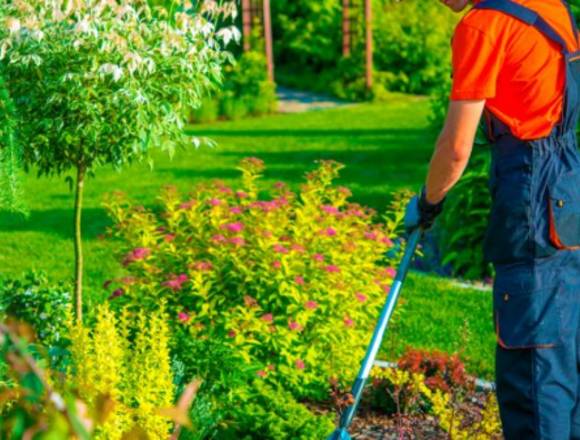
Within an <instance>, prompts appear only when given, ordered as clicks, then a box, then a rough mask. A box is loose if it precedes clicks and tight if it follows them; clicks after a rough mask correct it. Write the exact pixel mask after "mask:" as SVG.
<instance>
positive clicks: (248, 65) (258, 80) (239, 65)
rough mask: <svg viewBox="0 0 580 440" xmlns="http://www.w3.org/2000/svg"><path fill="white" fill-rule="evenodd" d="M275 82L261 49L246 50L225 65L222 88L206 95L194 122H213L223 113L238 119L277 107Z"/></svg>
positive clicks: (263, 112) (193, 115)
mask: <svg viewBox="0 0 580 440" xmlns="http://www.w3.org/2000/svg"><path fill="white" fill-rule="evenodd" d="M276 106H277V97H276V85H275V84H274V83H273V82H271V81H270V80H269V79H268V74H267V70H266V58H265V56H264V55H263V54H262V53H259V52H253V51H249V52H244V53H243V54H242V55H241V56H240V57H239V59H238V60H237V61H236V62H235V63H234V64H233V65H228V66H226V67H225V68H224V83H223V88H222V90H221V91H219V92H216V94H214V95H212V96H211V97H208V98H205V99H204V101H203V103H202V105H201V107H200V108H199V109H197V110H194V111H193V112H192V115H191V118H190V119H191V121H192V122H201V123H203V122H212V121H215V120H216V119H218V118H219V117H223V118H225V119H232V120H237V119H241V118H244V117H246V116H248V115H252V116H260V115H264V114H268V113H272V112H274V111H276Z"/></svg>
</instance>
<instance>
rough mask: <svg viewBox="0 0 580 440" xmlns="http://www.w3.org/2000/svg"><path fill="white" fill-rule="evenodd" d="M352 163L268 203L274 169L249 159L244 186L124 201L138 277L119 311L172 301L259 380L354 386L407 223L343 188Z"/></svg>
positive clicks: (124, 225) (308, 390) (184, 323)
mask: <svg viewBox="0 0 580 440" xmlns="http://www.w3.org/2000/svg"><path fill="white" fill-rule="evenodd" d="M341 168H342V165H340V164H338V163H336V162H330V161H329V162H322V163H320V165H319V167H318V168H317V169H315V170H314V171H312V172H311V173H309V174H308V175H307V178H306V182H305V183H304V184H303V185H302V186H301V188H300V191H299V192H293V191H291V190H290V189H289V188H288V187H287V186H286V185H285V184H283V183H277V184H275V185H274V189H273V190H272V191H271V196H270V197H259V193H260V191H259V188H260V185H259V184H260V181H259V179H260V177H261V175H262V173H263V170H264V164H263V163H262V161H260V160H258V159H255V158H250V159H245V160H243V161H242V163H241V164H240V167H239V169H240V171H241V173H242V179H241V186H240V188H237V189H234V188H231V187H229V186H227V185H225V184H224V183H221V182H215V183H213V184H202V185H199V186H197V187H196V188H194V189H193V191H192V192H191V194H189V195H188V196H186V197H184V196H182V195H180V194H179V193H178V192H177V190H176V189H175V188H167V189H166V190H165V191H164V192H163V194H162V195H161V197H160V202H161V208H160V210H157V211H149V210H146V209H144V208H143V207H139V206H137V207H134V206H131V204H130V203H129V202H127V201H126V200H125V199H124V197H123V196H121V195H113V196H112V197H111V199H110V200H109V201H108V202H107V204H106V205H107V208H108V211H109V213H110V214H111V216H112V218H113V220H114V223H115V224H114V226H113V228H112V229H111V233H112V235H114V236H115V237H118V238H120V239H122V241H121V242H122V243H123V247H122V251H121V255H122V262H123V265H124V266H125V267H126V270H127V272H128V273H127V276H125V277H123V278H122V279H119V280H112V282H110V283H107V287H108V288H109V289H111V291H112V293H111V300H112V302H113V304H116V305H118V306H127V307H128V308H129V309H131V310H152V309H155V308H156V307H157V305H158V304H159V302H160V301H164V302H165V303H166V307H167V312H168V313H169V314H170V317H171V320H172V322H173V324H174V325H176V326H180V327H184V328H186V329H187V330H188V331H189V333H190V335H191V337H192V338H204V337H208V335H211V337H218V338H221V339H223V340H224V341H225V342H226V343H227V344H228V345H230V346H231V347H233V348H234V349H235V350H236V352H237V353H239V355H240V356H241V357H242V358H243V359H244V361H245V362H246V363H247V364H249V365H256V374H257V375H258V376H259V377H261V378H264V379H265V380H269V381H273V382H277V383H280V384H283V385H284V386H286V387H288V388H290V389H291V390H292V391H293V392H294V393H295V395H296V396H301V397H313V398H325V397H327V396H328V390H329V381H330V379H331V378H338V379H340V380H341V381H345V382H346V383H350V381H351V380H352V378H353V377H354V375H355V373H356V371H357V369H358V367H359V366H360V361H361V359H362V357H363V355H364V350H365V347H366V344H367V343H368V341H369V338H370V335H371V333H372V329H373V327H374V325H375V323H376V319H377V316H378V313H379V309H380V307H381V306H382V305H383V303H384V301H385V298H386V293H387V292H388V290H389V287H390V285H391V282H392V280H393V278H394V276H395V269H394V268H393V267H392V264H393V262H394V261H395V260H396V259H397V258H398V255H399V252H400V246H399V245H398V244H397V245H396V244H394V240H395V236H394V234H395V231H396V229H397V227H398V226H399V221H400V218H401V216H400V215H398V214H397V215H393V216H391V217H389V218H392V219H393V220H387V221H386V222H385V223H378V222H376V221H375V220H376V218H375V212H374V211H372V210H370V209H368V208H365V207H362V206H359V205H357V204H354V203H351V202H349V196H350V192H349V191H348V189H346V188H343V187H339V186H336V185H334V184H333V181H334V180H335V179H336V178H337V176H338V174H339V171H340V169H341ZM261 194H262V196H263V193H261ZM397 200H398V201H397V204H396V205H395V206H392V207H391V211H393V212H396V213H398V212H399V211H400V210H401V209H402V206H403V203H404V202H403V201H401V200H399V199H397ZM178 349H179V348H177V350H178Z"/></svg>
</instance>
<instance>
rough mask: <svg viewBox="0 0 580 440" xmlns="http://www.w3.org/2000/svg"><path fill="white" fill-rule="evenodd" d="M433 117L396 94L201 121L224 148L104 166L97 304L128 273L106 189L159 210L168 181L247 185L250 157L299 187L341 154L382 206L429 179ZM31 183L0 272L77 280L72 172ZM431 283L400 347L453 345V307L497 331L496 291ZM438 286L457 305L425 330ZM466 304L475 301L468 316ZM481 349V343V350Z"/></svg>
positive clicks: (90, 213) (92, 227)
mask: <svg viewBox="0 0 580 440" xmlns="http://www.w3.org/2000/svg"><path fill="white" fill-rule="evenodd" d="M428 114H429V104H428V101H427V99H425V98H422V97H414V96H405V95H393V96H392V98H391V99H390V100H389V101H388V102H385V103H380V104H359V105H353V106H348V107H341V108H337V109H332V110H325V111H317V112H310V113H303V114H290V115H272V116H267V117H262V118H257V119H246V120H241V121H229V122H219V123H215V124H208V125H196V126H193V127H191V128H190V129H189V130H188V133H190V134H192V135H197V136H206V137H210V138H212V139H213V140H215V141H216V142H217V147H215V148H208V147H201V148H199V149H196V148H194V147H193V145H192V146H191V148H189V149H187V150H184V151H178V152H177V153H176V154H175V156H174V157H173V159H169V158H168V157H167V156H165V155H162V154H156V155H155V158H154V159H155V166H154V168H153V169H150V168H149V167H148V166H147V165H146V164H135V165H133V166H131V167H127V168H125V169H124V170H122V171H115V170H112V169H108V168H102V169H98V170H96V175H95V177H94V178H90V179H88V181H87V184H86V190H85V191H86V192H85V203H84V214H83V226H84V232H83V236H84V247H85V268H86V270H85V283H84V284H85V286H86V290H87V293H86V297H87V301H88V302H89V305H90V302H99V301H102V299H103V298H104V297H105V295H106V293H105V292H104V291H103V289H102V287H101V286H102V284H103V282H104V281H105V280H107V279H109V278H112V277H115V276H118V275H120V274H121V268H120V266H119V264H118V262H117V259H116V257H115V250H116V245H115V243H114V242H111V241H109V240H101V239H99V236H100V234H102V233H103V232H104V231H105V229H106V227H107V226H108V225H109V224H110V221H109V219H108V218H107V215H106V212H105V210H104V209H103V207H102V202H103V198H104V196H105V194H106V193H109V192H112V191H122V192H125V193H127V194H128V195H129V197H130V198H131V199H132V200H133V201H134V202H135V203H138V204H143V205H145V206H153V205H155V203H156V198H157V196H158V195H159V192H160V189H161V188H162V187H163V186H164V185H176V186H177V187H178V188H179V189H180V190H182V191H184V192H187V190H188V189H189V188H191V187H192V185H194V184H195V183H197V182H200V181H203V180H207V179H220V180H223V181H225V182H226V183H228V184H233V185H235V184H236V182H238V181H239V180H238V179H239V173H238V171H237V170H236V166H237V164H238V163H239V161H240V160H241V159H242V158H244V157H248V156H255V157H259V158H261V159H263V160H264V161H265V162H266V166H267V171H266V173H265V176H264V179H263V185H264V187H265V188H266V187H268V186H270V185H272V184H273V183H274V182H276V181H279V180H282V181H285V182H288V183H289V184H290V185H291V186H292V187H293V188H295V189H297V188H298V185H299V184H300V183H301V182H302V181H303V176H304V174H305V173H306V172H307V171H309V170H311V169H313V168H314V166H315V164H314V162H315V161H317V160H336V161H339V162H342V163H344V164H345V165H346V168H345V170H344V171H343V173H342V177H341V179H340V181H339V183H340V184H341V185H345V186H347V187H349V188H350V189H351V190H352V192H353V200H354V201H357V202H360V203H362V204H366V205H369V206H372V207H374V208H377V209H378V210H379V211H381V212H382V211H384V209H385V206H386V202H387V200H388V198H389V194H390V193H392V192H393V191H395V190H399V189H413V190H417V189H418V188H419V187H420V185H421V183H422V182H423V179H424V176H425V172H426V170H427V165H428V161H429V158H430V156H431V152H432V149H433V141H434V140H435V135H436V133H434V131H433V130H431V129H430V128H429V123H428ZM23 184H24V193H25V198H26V202H27V204H28V207H29V208H30V211H31V214H30V217H29V218H27V219H24V218H22V217H21V216H19V215H14V214H10V213H7V212H0V276H2V277H17V276H20V275H21V274H22V273H23V272H24V271H27V270H37V271H43V272H46V273H47V274H48V276H49V278H50V279H51V280H53V281H56V280H70V279H71V278H72V275H73V249H72V242H71V236H72V204H73V194H72V193H71V192H70V191H69V188H68V185H67V184H66V183H65V178H64V176H62V177H59V178H57V177H53V178H36V177H35V176H34V175H28V176H25V177H24V181H23ZM429 279H430V280H431V281H429V283H430V284H429V285H430V286H431V290H429V289H426V287H425V286H423V285H422V284H421V283H419V282H418V281H417V280H418V279H417V278H416V277H415V276H414V275H413V276H411V278H410V283H409V286H408V287H407V288H406V295H408V296H409V304H408V307H406V308H405V310H406V312H405V315H406V317H408V318H407V319H408V321H407V319H406V320H405V322H407V324H403V323H401V329H400V331H401V338H400V339H399V340H398V342H397V344H399V345H398V348H397V350H399V351H400V350H401V349H402V347H403V346H404V345H405V344H406V343H408V344H411V345H414V346H423V345H424V344H421V343H419V342H421V341H422V342H424V343H425V344H427V345H425V346H429V347H433V348H435V347H439V348H441V349H445V350H451V351H453V350H454V349H455V347H456V345H455V346H454V345H453V344H455V342H456V340H457V338H456V333H453V329H454V328H455V326H456V323H457V322H458V321H457V320H458V319H459V318H458V317H454V316H455V315H454V314H453V313H457V316H461V314H465V315H466V317H468V318H469V319H470V320H473V317H474V315H477V314H480V315H481V316H482V319H481V320H475V321H474V323H473V324H472V333H478V332H479V333H481V334H482V335H487V336H489V332H490V330H489V327H488V326H486V325H484V322H485V321H484V319H483V317H487V315H488V314H489V313H490V312H489V307H488V302H489V298H488V296H489V295H481V294H480V292H478V293H473V292H468V291H463V290H461V291H456V290H454V289H453V288H452V287H450V286H447V285H445V284H444V285H445V287H441V286H440V284H439V283H440V281H438V280H437V279H435V278H433V279H431V278H429ZM433 292H435V293H439V294H443V295H455V297H456V299H457V301H456V302H453V303H450V304H448V305H446V309H448V310H447V313H448V316H447V317H446V316H443V315H441V321H440V324H439V326H438V327H437V329H436V330H434V329H431V331H430V332H425V331H424V330H425V325H427V324H429V315H421V314H418V313H415V311H414V307H415V306H414V304H417V307H418V309H421V311H423V310H424V309H423V308H421V307H419V304H420V303H419V301H425V304H427V305H431V304H433V306H435V305H436V304H437V300H436V298H437V294H433ZM462 298H463V299H464V300H463V301H462V300H461V299H462ZM465 298H468V299H465ZM474 298H478V299H477V300H475V299H474ZM432 301H434V302H433V303H431V302H432ZM465 301H474V302H473V303H472V305H471V306H472V310H470V312H469V313H467V310H468V309H466V304H465ZM478 301H479V302H478ZM407 312H408V313H407ZM421 316H426V317H425V321H426V322H427V324H425V323H422V321H421V319H423V318H421ZM452 317H453V318H452ZM447 319H449V323H448V324H446V322H447ZM432 323H433V320H431V324H432ZM446 328H449V329H451V331H449V330H446ZM480 348H482V347H481V344H480V346H478V348H477V349H478V350H479V349H480ZM480 351H481V352H482V355H481V356H483V357H480V358H477V357H475V358H474V359H476V360H474V362H473V365H474V366H477V365H488V364H489V358H488V357H485V356H487V355H486V354H485V353H487V352H485V353H484V350H483V349H481V350H480ZM474 356H476V355H475V354H474ZM478 368H479V370H481V371H483V372H485V371H489V369H487V370H486V368H484V367H481V368H480V367H478Z"/></svg>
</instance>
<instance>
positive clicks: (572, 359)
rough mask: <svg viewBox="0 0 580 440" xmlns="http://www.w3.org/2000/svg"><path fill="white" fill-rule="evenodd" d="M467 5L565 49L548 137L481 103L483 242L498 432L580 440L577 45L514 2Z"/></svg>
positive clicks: (521, 438) (514, 438)
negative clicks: (562, 81) (556, 117)
mask: <svg viewBox="0 0 580 440" xmlns="http://www.w3.org/2000/svg"><path fill="white" fill-rule="evenodd" d="M475 8H476V9H493V10H497V11H501V12H503V13H506V14H508V15H511V16H513V17H515V18H516V19H519V20H521V21H523V22H525V23H527V24H529V25H530V26H534V27H535V28H536V29H537V30H539V31H540V32H541V33H542V34H543V35H544V36H545V37H546V38H548V39H549V40H551V41H552V42H553V43H555V44H557V45H558V46H559V47H560V48H562V52H563V54H564V59H563V61H562V62H563V63H565V64H566V88H565V101H564V108H563V116H562V119H561V122H560V123H559V124H558V125H557V126H556V127H555V128H554V130H553V131H552V133H551V134H550V135H549V136H548V137H546V138H543V139H538V140H534V141H523V140H520V139H517V138H516V137H514V136H513V135H512V134H511V132H510V130H509V128H508V127H507V126H506V125H505V124H503V123H502V122H501V121H500V120H499V119H498V118H497V117H495V116H494V115H492V114H491V113H490V112H489V111H488V110H486V118H485V119H486V122H487V123H486V124H485V125H486V131H487V136H488V138H489V139H490V141H491V143H492V144H493V147H492V167H491V175H490V190H491V195H492V200H493V203H492V208H491V213H490V220H489V229H488V232H487V237H486V241H485V245H484V251H485V255H486V258H487V259H488V261H491V262H492V263H493V264H494V267H495V270H496V279H495V283H494V292H493V316H494V325H495V329H496V333H497V341H498V344H497V349H496V383H497V395H498V401H499V405H500V413H501V419H502V423H503V429H504V434H505V438H506V440H528V439H546V440H569V439H580V252H579V251H578V250H576V249H577V248H578V247H579V246H580V155H579V154H578V146H577V139H576V125H577V121H578V116H579V103H580V53H578V52H575V53H571V51H570V50H568V48H567V45H566V43H565V41H564V40H563V39H562V38H561V36H560V35H559V34H558V33H557V32H556V31H555V30H554V29H553V28H552V27H551V26H550V25H549V24H548V23H547V22H546V21H545V20H544V19H543V18H542V17H540V16H539V15H538V14H537V13H536V12H534V11H532V10H530V9H528V8H526V7H524V6H521V5H519V4H517V3H514V2H512V1H510V0H484V1H482V2H480V3H478V4H477V5H476V6H475ZM570 17H571V20H572V23H573V26H574V30H575V32H577V30H576V27H575V24H574V19H573V18H572V15H571V14H570ZM575 49H576V48H574V50H575Z"/></svg>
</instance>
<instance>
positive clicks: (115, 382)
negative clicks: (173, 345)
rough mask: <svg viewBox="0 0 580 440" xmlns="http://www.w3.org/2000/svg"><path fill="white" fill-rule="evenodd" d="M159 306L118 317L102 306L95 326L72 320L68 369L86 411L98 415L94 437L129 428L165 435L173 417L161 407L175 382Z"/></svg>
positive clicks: (116, 435) (168, 402) (111, 439)
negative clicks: (86, 325)
mask: <svg viewBox="0 0 580 440" xmlns="http://www.w3.org/2000/svg"><path fill="white" fill-rule="evenodd" d="M169 338H170V335H169V327H168V324H167V319H166V317H165V316H164V315H163V311H162V310H161V311H158V312H156V313H153V314H150V315H148V316H145V315H142V316H138V317H136V318H134V317H132V316H130V315H129V314H128V313H127V312H125V313H121V314H120V316H119V317H117V316H116V314H115V313H113V312H112V311H111V310H110V309H109V307H108V306H107V305H103V306H100V307H99V308H98V310H97V313H96V321H95V325H94V328H93V329H89V328H87V327H85V326H83V325H82V324H80V323H74V324H73V323H71V326H70V340H71V345H70V351H71V357H72V364H71V366H70V371H69V373H68V375H67V377H68V380H70V381H71V382H72V383H74V386H75V387H76V389H77V393H78V395H79V397H80V398H81V399H82V400H83V401H84V402H85V403H86V405H87V414H88V415H93V414H101V416H100V417H92V418H93V419H96V423H95V425H94V426H93V427H92V428H93V429H94V438H97V439H107V440H115V439H121V438H124V437H123V436H124V435H126V434H128V433H129V432H131V431H134V432H136V431H139V432H145V433H147V438H149V439H151V440H153V439H167V438H168V437H169V433H170V429H171V427H172V426H173V423H172V420H171V419H170V418H169V417H168V416H166V415H163V413H162V412H160V410H162V409H167V408H170V407H171V406H172V405H173V400H174V393H175V387H174V385H173V375H172V371H171V363H170V353H169Z"/></svg>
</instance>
